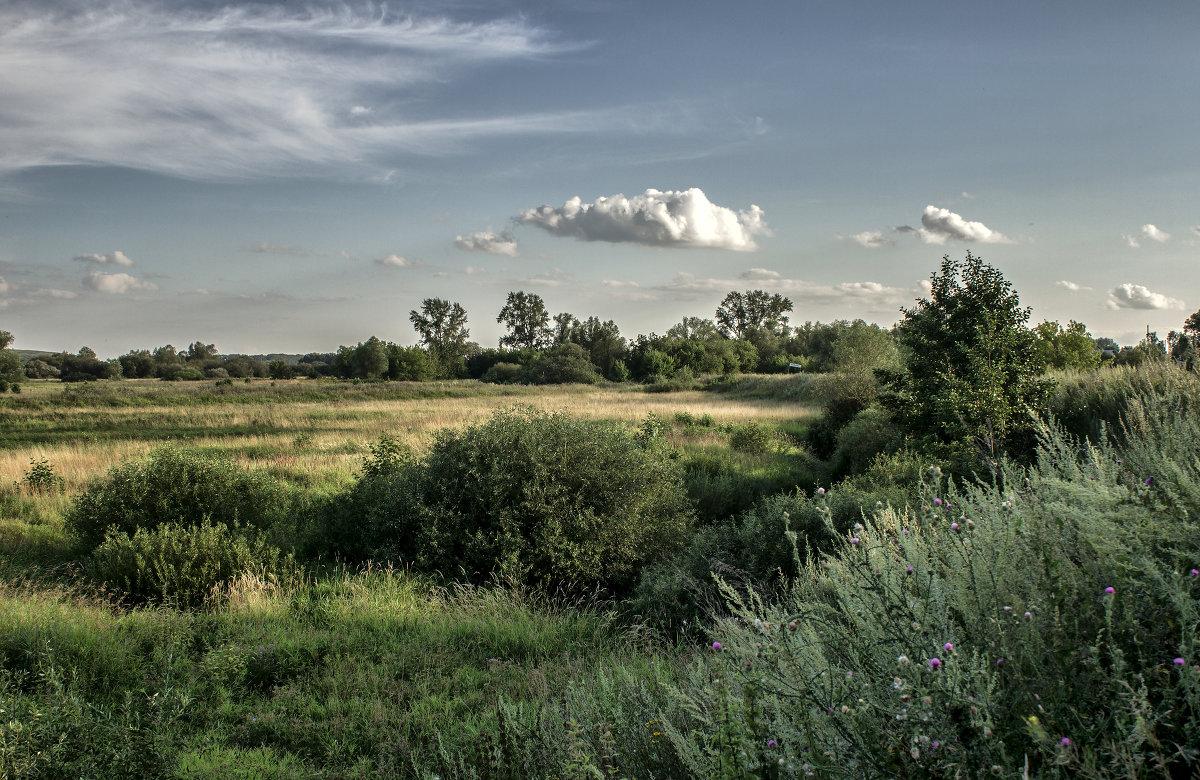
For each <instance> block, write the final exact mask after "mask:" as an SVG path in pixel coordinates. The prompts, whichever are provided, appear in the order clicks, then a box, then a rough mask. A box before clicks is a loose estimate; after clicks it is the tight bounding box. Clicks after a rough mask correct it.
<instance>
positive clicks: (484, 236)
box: [454, 230, 517, 257]
mask: <svg viewBox="0 0 1200 780" xmlns="http://www.w3.org/2000/svg"><path fill="white" fill-rule="evenodd" d="M454 245H455V246H456V247H458V248H459V249H463V250H465V251H467V252H484V253H486V254H489V255H508V256H509V257H516V256H517V240H516V239H515V238H513V237H512V235H511V234H509V233H508V232H504V233H493V232H492V231H490V230H481V231H479V232H478V233H472V234H471V235H469V236H455V237H454Z"/></svg>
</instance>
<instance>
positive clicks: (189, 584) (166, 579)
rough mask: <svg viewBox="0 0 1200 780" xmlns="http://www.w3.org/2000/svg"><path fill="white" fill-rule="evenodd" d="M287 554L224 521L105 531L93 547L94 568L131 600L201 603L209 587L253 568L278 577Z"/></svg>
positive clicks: (178, 604)
mask: <svg viewBox="0 0 1200 780" xmlns="http://www.w3.org/2000/svg"><path fill="white" fill-rule="evenodd" d="M289 567H290V560H289V559H286V558H284V557H283V556H282V555H281V553H280V552H279V550H278V549H277V548H274V547H272V546H270V545H268V544H267V543H266V542H265V541H264V539H263V538H262V536H261V535H260V534H256V533H250V534H245V533H241V532H239V530H238V529H236V528H230V527H229V526H225V525H214V524H210V523H204V524H202V525H198V526H180V525H176V524H174V523H165V524H163V525H159V526H156V527H154V528H139V529H138V530H137V532H136V533H135V534H134V535H133V536H132V537H130V536H129V535H128V534H126V533H124V532H118V533H115V534H113V535H111V536H109V537H107V538H106V539H105V540H104V542H103V543H102V544H101V545H100V546H99V547H97V548H96V551H95V552H94V553H92V573H93V575H94V576H95V578H96V579H97V580H99V581H102V582H105V583H107V584H108V585H109V586H110V587H112V588H115V589H116V590H118V591H119V592H120V593H121V594H122V595H123V596H124V597H125V598H126V599H128V600H130V601H133V602H135V603H144V602H164V603H169V604H172V605H174V606H176V607H180V608H183V609H194V608H198V607H201V606H203V605H204V604H205V602H207V601H208V600H209V598H210V597H211V595H212V593H213V589H214V588H215V587H217V586H219V585H221V584H223V583H227V582H229V581H230V580H231V579H233V578H234V577H235V576H237V575H239V574H241V573H243V572H247V571H253V572H255V573H258V574H260V575H265V576H269V577H278V576H280V575H282V574H284V573H286V572H287V571H288V570H289Z"/></svg>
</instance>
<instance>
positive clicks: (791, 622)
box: [788, 620, 796, 631]
mask: <svg viewBox="0 0 1200 780" xmlns="http://www.w3.org/2000/svg"><path fill="white" fill-rule="evenodd" d="M788 629H790V630H792V631H795V630H796V621H794V620H789V621H788Z"/></svg>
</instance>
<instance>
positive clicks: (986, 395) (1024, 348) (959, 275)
mask: <svg viewBox="0 0 1200 780" xmlns="http://www.w3.org/2000/svg"><path fill="white" fill-rule="evenodd" d="M931 282H932V288H931V290H930V297H929V299H928V300H926V299H920V300H918V301H917V305H916V306H915V307H913V308H912V309H903V310H902V311H903V312H904V319H903V321H902V322H901V323H900V327H899V334H900V344H901V347H902V350H903V353H904V365H903V367H902V368H901V369H899V370H896V371H886V370H885V371H881V372H880V375H881V378H882V379H883V381H884V385H885V388H886V390H887V392H885V393H884V394H883V395H882V396H881V399H880V400H881V401H883V403H884V404H885V405H886V406H887V407H889V408H890V409H891V411H892V412H893V414H894V416H895V418H896V420H897V421H898V422H899V423H900V424H901V425H902V426H903V427H905V428H907V429H908V431H909V432H910V433H911V434H912V435H914V436H915V437H917V438H918V439H919V440H921V441H922V442H923V443H925V444H926V445H927V446H931V447H933V448H935V449H937V448H947V449H948V453H947V454H953V453H957V454H960V455H961V454H965V452H966V451H968V450H971V449H974V450H975V451H976V452H982V453H984V454H986V455H987V456H988V457H991V458H995V457H997V456H998V455H999V454H1000V453H1001V451H1002V450H1003V449H1004V447H1005V445H1006V444H1017V442H1016V439H1018V438H1020V437H1021V435H1022V434H1027V433H1028V431H1029V430H1030V427H1031V422H1032V421H1031V419H1030V416H1029V413H1030V410H1033V411H1036V412H1044V411H1045V409H1046V406H1047V403H1048V400H1049V395H1050V391H1051V389H1052V386H1053V385H1052V383H1050V382H1048V381H1045V380H1042V379H1039V375H1040V374H1041V373H1042V371H1043V369H1044V367H1045V363H1044V361H1043V359H1042V357H1041V355H1040V353H1039V352H1038V348H1037V336H1035V335H1034V333H1033V332H1032V331H1030V330H1029V328H1028V327H1027V325H1026V323H1027V322H1028V321H1029V315H1030V310H1029V309H1028V308H1021V304H1020V299H1019V297H1018V296H1017V292H1016V290H1014V289H1013V287H1012V284H1011V283H1010V282H1008V281H1007V280H1005V278H1004V275H1003V274H1001V273H1000V271H999V270H997V269H996V268H994V267H992V266H991V265H989V264H988V263H985V262H984V261H983V260H982V259H981V258H978V257H975V256H974V255H972V254H971V253H970V252H969V251H968V252H967V257H966V259H965V260H964V261H961V262H960V261H957V260H951V259H950V257H949V256H948V255H947V256H945V257H943V258H942V268H941V271H940V272H938V273H935V274H933V276H932V277H931ZM1030 443H1031V442H1026V441H1021V442H1020V444H1018V445H1017V446H1023V445H1025V444H1030Z"/></svg>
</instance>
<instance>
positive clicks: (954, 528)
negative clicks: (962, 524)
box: [950, 523, 958, 531]
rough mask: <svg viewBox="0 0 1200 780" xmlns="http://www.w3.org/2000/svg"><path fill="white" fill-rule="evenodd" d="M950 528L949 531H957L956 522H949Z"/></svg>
mask: <svg viewBox="0 0 1200 780" xmlns="http://www.w3.org/2000/svg"><path fill="white" fill-rule="evenodd" d="M950 530H951V531H957V530H958V523H951V524H950Z"/></svg>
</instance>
